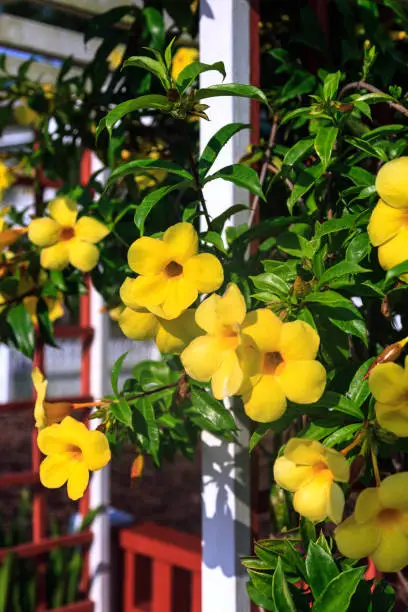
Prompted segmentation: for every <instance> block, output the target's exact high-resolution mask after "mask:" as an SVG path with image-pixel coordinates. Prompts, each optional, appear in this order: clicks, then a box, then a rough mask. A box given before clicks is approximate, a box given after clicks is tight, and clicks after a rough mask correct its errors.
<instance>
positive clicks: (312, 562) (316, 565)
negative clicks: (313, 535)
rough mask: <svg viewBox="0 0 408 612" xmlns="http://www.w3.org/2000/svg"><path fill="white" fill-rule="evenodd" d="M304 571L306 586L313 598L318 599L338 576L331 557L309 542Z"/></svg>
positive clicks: (315, 544)
mask: <svg viewBox="0 0 408 612" xmlns="http://www.w3.org/2000/svg"><path fill="white" fill-rule="evenodd" d="M306 571H307V577H308V584H309V586H310V588H311V589H312V593H313V596H314V597H315V598H317V597H319V595H321V593H323V591H324V590H325V588H326V587H327V585H328V584H329V582H330V581H331V580H333V578H335V577H336V576H338V574H339V570H338V569H337V566H336V564H335V562H334V561H333V557H332V556H331V555H330V554H328V553H327V552H326V551H325V550H323V548H322V547H321V546H319V544H317V543H315V542H310V544H309V548H308V550H307V556H306Z"/></svg>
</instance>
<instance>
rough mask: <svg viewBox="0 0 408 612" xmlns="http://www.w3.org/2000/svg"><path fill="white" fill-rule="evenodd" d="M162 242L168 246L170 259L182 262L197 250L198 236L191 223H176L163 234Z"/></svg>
mask: <svg viewBox="0 0 408 612" xmlns="http://www.w3.org/2000/svg"><path fill="white" fill-rule="evenodd" d="M163 242H164V243H165V244H166V245H167V246H168V251H167V252H170V253H171V259H173V260H174V261H177V263H180V264H183V263H185V262H186V261H187V260H188V259H190V257H193V256H194V255H195V254H196V253H197V250H198V236H197V232H196V231H195V229H194V226H193V225H191V223H176V224H175V225H172V226H171V227H169V228H168V229H167V230H166V231H165V232H164V234H163Z"/></svg>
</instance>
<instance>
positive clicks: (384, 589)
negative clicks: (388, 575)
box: [372, 580, 395, 612]
mask: <svg viewBox="0 0 408 612" xmlns="http://www.w3.org/2000/svg"><path fill="white" fill-rule="evenodd" d="M394 603H395V591H394V589H393V588H392V586H391V585H390V584H389V583H388V582H386V581H385V580H381V582H379V583H377V584H376V585H375V589H374V593H373V596H372V606H373V609H372V612H392V610H394Z"/></svg>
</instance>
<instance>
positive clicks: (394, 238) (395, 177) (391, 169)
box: [367, 157, 408, 281]
mask: <svg viewBox="0 0 408 612" xmlns="http://www.w3.org/2000/svg"><path fill="white" fill-rule="evenodd" d="M407 173H408V157H399V158H398V159H394V160H392V161H390V162H388V163H386V164H384V166H383V167H382V168H381V169H380V171H379V172H378V175H377V179H376V189H377V192H378V194H379V196H380V198H381V199H380V200H379V202H378V204H377V206H376V207H375V208H374V210H373V213H372V215H371V218H370V222H369V224H368V228H367V229H368V234H369V237H370V241H371V243H372V244H373V245H374V246H376V247H378V260H379V262H380V265H381V267H382V268H383V269H384V270H390V269H391V268H393V267H394V266H396V265H398V264H400V263H402V262H403V261H405V260H406V259H408V175H407ZM401 278H403V280H406V281H408V274H404V275H402V277H401Z"/></svg>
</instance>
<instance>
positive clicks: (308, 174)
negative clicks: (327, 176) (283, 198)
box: [287, 163, 324, 212]
mask: <svg viewBox="0 0 408 612" xmlns="http://www.w3.org/2000/svg"><path fill="white" fill-rule="evenodd" d="M323 173H324V168H323V165H322V164H321V163H319V164H316V165H315V166H311V167H310V168H305V169H304V170H302V172H300V174H299V176H298V177H297V178H296V183H295V185H294V187H293V189H292V193H291V194H290V196H289V198H288V202H287V205H288V209H289V212H292V210H293V207H294V205H295V204H296V203H297V202H298V201H299V200H300V198H301V197H302V196H304V195H305V194H306V193H307V192H308V191H309V189H311V188H312V187H313V185H314V184H315V183H316V182H317V181H318V179H319V178H320V177H321V176H322V174H323Z"/></svg>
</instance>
